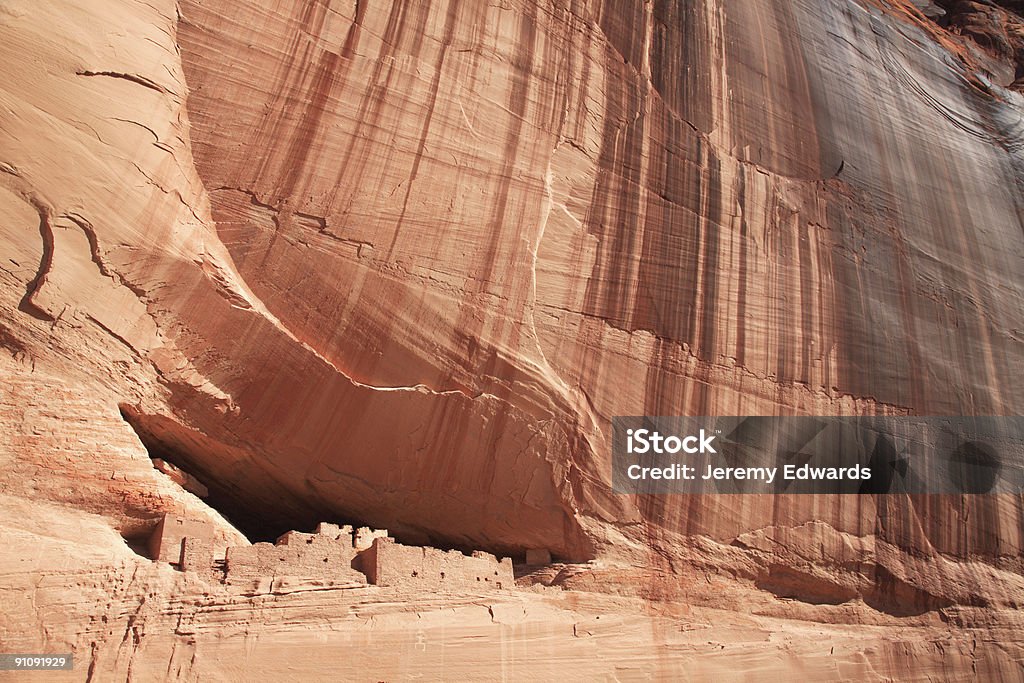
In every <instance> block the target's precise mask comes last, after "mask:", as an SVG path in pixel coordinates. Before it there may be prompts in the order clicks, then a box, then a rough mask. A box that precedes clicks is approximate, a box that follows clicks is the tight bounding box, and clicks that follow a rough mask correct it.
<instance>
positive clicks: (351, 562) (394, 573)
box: [148, 514, 515, 591]
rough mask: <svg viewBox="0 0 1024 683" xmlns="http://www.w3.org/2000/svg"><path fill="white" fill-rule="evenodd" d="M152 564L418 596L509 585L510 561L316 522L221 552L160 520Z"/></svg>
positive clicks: (195, 525) (212, 542)
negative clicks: (417, 593) (404, 591)
mask: <svg viewBox="0 0 1024 683" xmlns="http://www.w3.org/2000/svg"><path fill="white" fill-rule="evenodd" d="M148 547H149V554H150V557H151V558H152V559H153V560H156V561H159V562H167V563H170V564H172V565H175V566H177V567H178V568H179V569H181V570H182V571H184V572H189V573H195V574H199V575H201V576H203V577H205V578H207V579H210V580H215V581H219V582H222V583H225V584H228V585H251V584H252V583H253V582H258V581H263V580H267V579H269V580H276V579H283V578H293V579H300V580H315V581H322V582H324V583H326V584H329V585H333V586H351V587H357V586H365V585H367V584H372V585H376V586H391V587H401V588H409V589H417V590H424V591H436V590H442V589H446V588H449V589H465V590H473V589H477V590H478V589H500V588H510V587H512V586H513V585H514V583H515V580H514V578H513V570H512V560H511V559H509V558H507V557H506V558H503V559H501V560H498V558H497V557H495V556H494V555H491V554H490V553H485V552H480V551H476V552H474V553H473V554H472V555H469V556H467V555H464V554H463V553H461V552H459V551H457V550H449V551H443V550H439V549H437V548H430V547H421V546H406V545H402V544H400V543H397V542H395V540H394V539H393V538H390V537H389V536H388V532H387V531H386V530H379V529H368V528H366V527H361V528H358V529H353V528H352V527H351V526H348V525H345V526H339V525H336V524H327V523H321V524H320V525H318V526H317V528H316V531H315V532H314V533H312V534H307V533H302V532H299V531H289V532H288V533H286V534H284V535H283V536H281V537H280V538H278V539H277V541H276V542H275V543H254V544H253V545H251V546H250V545H247V546H230V547H225V546H224V544H223V542H218V541H217V540H216V539H215V534H214V530H213V527H212V526H211V525H209V524H208V523H206V522H201V521H195V520H188V519H182V518H180V517H177V516H175V515H171V514H167V515H164V517H163V519H161V520H160V523H159V524H158V525H157V528H156V530H155V531H154V532H153V535H152V536H151V537H150V540H149V546H148Z"/></svg>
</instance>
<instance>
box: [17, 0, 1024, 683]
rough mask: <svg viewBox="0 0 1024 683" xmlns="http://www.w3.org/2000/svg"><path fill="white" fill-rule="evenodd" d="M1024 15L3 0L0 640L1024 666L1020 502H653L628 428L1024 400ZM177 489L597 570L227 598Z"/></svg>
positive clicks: (391, 667)
mask: <svg viewBox="0 0 1024 683" xmlns="http://www.w3.org/2000/svg"><path fill="white" fill-rule="evenodd" d="M997 5H998V6H992V5H988V4H986V5H981V4H980V3H967V2H956V3H954V2H937V3H931V2H916V3H910V2H904V1H903V0H850V1H847V0H828V1H827V2H810V1H809V0H776V1H774V2H742V1H740V0H707V1H705V2H689V1H687V2H668V1H661V0H658V1H654V2H651V1H647V2H643V1H641V0H633V1H626V0H622V1H612V0H554V1H552V2H543V3H542V2H536V1H534V0H503V1H502V2H495V3H484V2H467V1H465V0H461V1H460V0H447V1H446V2H427V1H410V2H400V1H397V0H396V1H394V2H389V1H384V0H382V1H379V2H378V1H376V0H358V1H357V2H337V1H335V0H314V1H311V2H290V1H274V2H271V1H270V0H246V1H244V2H243V1H242V0H180V2H178V3H177V4H175V3H174V2H170V1H169V0H156V1H154V2H141V1H140V0H90V1H89V2H84V3H73V2H67V1H65V0H46V1H36V0H4V1H3V2H2V3H0V36H2V40H0V56H2V60H0V64H2V66H0V69H2V71H3V73H4V76H5V77H4V79H3V80H2V81H0V105H2V106H0V231H2V232H0V243H2V245H3V253H2V263H0V297H3V302H4V305H3V307H2V308H0V345H2V346H3V347H4V349H6V351H5V352H4V353H3V354H2V360H0V373H2V377H3V380H4V381H3V384H2V388H0V424H2V425H3V429H2V430H0V459H2V460H0V462H2V463H3V471H4V474H3V475H2V476H0V506H2V507H3V510H4V514H3V515H2V517H0V542H2V543H3V547H4V551H3V553H0V562H2V566H0V575H2V576H3V577H4V578H3V579H2V580H0V589H2V590H3V591H4V593H3V595H4V599H5V601H6V604H9V605H12V606H13V607H12V608H11V609H9V610H5V611H6V612H7V614H8V616H6V617H4V619H3V621H2V623H0V636H2V637H0V643H2V644H3V647H2V648H0V650H4V651H8V650H9V651H14V650H19V651H35V650H41V649H45V650H47V651H51V650H54V649H55V648H56V649H61V648H65V649H66V650H71V649H73V650H74V652H75V653H76V657H78V658H79V662H80V663H82V666H81V667H80V669H79V670H78V671H77V672H76V673H77V674H78V678H81V677H82V676H83V675H86V674H88V675H89V676H95V677H98V678H100V679H104V678H106V677H107V676H110V675H117V676H118V677H121V678H123V677H126V676H127V677H129V678H131V677H133V676H134V677H137V678H149V677H152V676H157V675H161V676H162V675H167V676H182V677H188V676H203V675H212V676H215V677H216V676H220V677H228V678H230V677H234V676H237V675H239V672H241V671H243V670H244V669H245V667H246V666H248V665H251V666H262V667H270V668H269V669H268V670H276V669H274V667H277V666H281V667H283V668H282V669H281V672H282V675H285V676H288V675H291V676H298V675H300V674H302V675H310V674H312V675H318V676H322V677H326V676H328V675H330V673H331V672H332V671H334V669H332V668H331V666H332V660H331V657H330V656H326V655H325V656H324V657H322V658H321V659H316V658H314V659H311V660H309V661H303V662H302V663H301V664H295V666H297V667H299V668H288V667H287V666H285V664H282V662H284V661H285V660H283V659H281V660H279V659H275V658H277V657H288V656H295V653H297V652H300V651H302V650H301V649H302V648H307V647H310V646H309V644H308V642H309V639H310V638H311V637H314V636H311V635H310V634H311V633H315V634H318V635H316V636H315V638H320V639H321V640H319V641H318V642H320V643H321V644H322V648H323V649H321V650H320V652H321V654H323V653H326V652H328V651H333V650H332V648H337V647H339V646H340V644H343V643H344V644H346V647H348V648H349V650H351V652H349V654H348V655H346V656H349V657H351V658H352V661H353V662H361V663H362V665H364V666H366V667H368V668H367V669H366V670H367V672H368V674H367V677H369V676H374V675H376V676H378V677H390V678H394V677H402V676H405V675H407V674H410V673H413V672H415V671H416V670H417V669H415V668H410V669H402V668H401V666H399V665H398V664H394V663H387V662H386V661H385V660H384V659H382V657H383V653H384V652H386V651H389V649H388V648H398V647H405V648H408V649H409V651H410V652H411V653H412V652H418V653H422V652H426V650H419V649H417V648H418V647H419V644H420V639H419V635H418V633H419V632H418V631H416V629H426V631H425V632H426V634H427V635H425V636H424V638H425V639H426V641H428V642H430V643H433V644H434V645H435V646H436V645H437V644H438V643H441V644H446V645H447V646H449V647H455V648H456V649H457V648H458V647H459V646H460V645H465V646H466V647H467V648H468V649H467V650H465V651H462V652H463V653H462V654H461V655H460V656H454V655H453V656H447V655H446V656H443V657H441V658H440V659H436V660H435V659H430V657H437V656H438V655H436V653H435V654H432V655H430V656H429V657H428V656H427V655H423V656H424V657H427V658H426V659H424V660H423V669H422V671H426V672H429V673H430V674H431V675H433V676H442V677H448V678H454V677H457V676H459V677H467V676H469V677H471V676H473V675H475V674H476V675H479V672H477V671H474V670H473V669H472V668H470V667H471V666H472V663H473V662H474V661H478V660H479V659H480V658H483V659H484V660H487V658H492V659H491V660H489V661H493V662H494V664H493V668H489V669H488V670H487V672H486V676H490V677H497V675H504V676H507V677H509V678H517V677H521V676H535V677H538V678H546V677H552V676H553V675H554V672H559V674H558V675H560V676H563V677H564V675H565V673H564V672H565V671H569V672H570V674H572V673H573V672H577V673H578V675H579V676H580V678H593V677H594V676H598V675H606V674H607V672H609V671H613V670H614V668H615V667H616V666H618V667H621V670H622V671H624V672H625V674H624V675H626V676H629V675H655V676H663V677H668V676H672V675H674V674H677V673H679V672H681V671H685V670H690V671H695V670H696V669H694V668H693V666H695V665H694V661H696V659H695V658H697V656H698V655H701V658H700V661H701V662H703V663H702V664H701V666H703V667H706V668H705V669H704V673H706V674H707V675H711V674H716V673H718V674H722V673H729V672H730V671H731V672H733V673H736V671H737V666H738V665H737V661H739V660H741V659H743V658H746V659H745V660H744V661H746V665H745V666H747V669H746V670H747V671H761V672H763V673H769V672H776V673H790V674H792V673H794V672H795V671H797V670H804V671H807V672H809V673H812V674H815V675H818V676H822V677H840V676H849V677H852V676H857V677H862V676H864V677H866V676H869V675H875V676H883V677H884V676H898V677H901V678H913V677H920V678H925V677H927V676H933V677H936V676H937V677H951V678H955V677H965V678H966V677H970V676H972V675H981V674H987V675H990V676H995V675H1002V676H1006V677H1020V676H1021V670H1020V668H1019V664H1018V662H1019V660H1020V658H1021V643H1022V639H1021V637H1020V635H1019V633H1020V630H1019V629H1020V626H1021V618H1020V614H1019V610H1018V606H1019V605H1020V603H1021V601H1022V599H1024V577H1022V571H1024V566H1022V562H1021V558H1022V543H1024V539H1022V533H1024V510H1022V500H1021V498H1020V497H1019V496H963V497H938V496H919V497H899V496H879V497H867V496H864V497H852V496H851V497H813V496H791V497H763V496H762V497H759V496H720V497H711V496H708V497H692V496H691V497H682V496H679V497H637V498H628V497H623V496H618V495H615V494H613V493H612V492H611V490H610V476H611V475H610V462H609V446H608V440H609V420H610V418H611V416H613V415H622V414H651V415H659V414H660V415H673V414H692V415H714V414H735V415H742V414H790V413H792V414H809V413H818V414H888V413H916V414H922V415H947V414H950V415H957V414H983V415H1004V414H1019V413H1020V412H1021V410H1022V408H1024V388H1022V385H1021V383H1020V381H1019V378H1020V377H1021V375H1022V370H1024V307H1022V305H1021V303H1022V299H1024V291H1022V290H1024V280H1022V278H1021V272H1022V269H1021V266H1022V262H1024V259H1022V257H1024V246H1022V245H1024V240H1022V229H1024V223H1022V213H1021V210H1022V206H1024V197H1022V187H1021V182H1022V179H1024V157H1022V151H1021V150H1022V149H1024V147H1022V141H1024V126H1022V123H1021V120H1022V119H1021V113H1022V110H1024V100H1022V98H1021V95H1020V94H1018V93H1017V92H1016V87H1017V86H1018V85H1019V84H1018V82H1017V79H1018V78H1019V77H1020V76H1021V68H1020V64H1021V61H1022V57H1021V55H1022V54H1024V51H1022V50H1021V49H1020V48H1019V46H1020V45H1021V44H1024V39H1022V35H1024V33H1022V32H1021V26H1024V23H1022V20H1021V19H1020V15H1019V14H1016V12H1019V11H1020V10H1021V8H1020V7H1018V6H1016V4H1015V3H1012V2H1004V3H998V4H997ZM150 458H159V459H162V460H165V461H167V462H168V463H171V464H173V465H174V466H175V467H177V468H181V469H182V470H183V471H184V472H186V473H188V476H189V477H192V478H194V479H195V480H196V481H197V482H198V483H200V484H201V486H202V487H206V489H208V496H207V497H206V500H205V502H204V501H203V500H201V499H199V498H198V497H196V496H195V495H193V494H192V493H190V492H188V491H186V490H184V489H182V488H181V487H180V486H179V485H178V483H177V482H176V481H175V480H174V479H173V478H172V477H171V476H168V475H167V474H165V472H163V471H157V470H155V469H154V468H153V466H152V464H151V460H150ZM182 476H184V475H182ZM193 490H198V491H201V490H202V489H201V488H195V487H193ZM164 512H177V513H187V514H189V515H191V516H194V517H195V516H198V517H203V518H204V519H207V520H209V521H210V523H211V524H214V525H216V526H217V528H218V529H219V530H220V533H221V534H222V535H223V537H224V538H225V539H226V540H231V541H232V542H242V538H241V534H240V533H239V531H237V530H236V528H237V529H240V530H241V531H243V532H244V533H245V534H246V535H247V536H248V537H249V540H250V541H256V540H266V539H269V538H273V537H275V536H276V535H277V534H279V533H281V532H283V531H286V530H288V529H304V528H311V527H312V525H313V524H315V523H316V522H318V521H321V520H340V521H345V522H350V523H359V524H367V525H371V526H376V527H384V528H388V529H390V530H392V532H393V533H395V535H396V536H397V537H398V538H399V539H401V540H406V541H408V542H413V543H430V544H434V545H438V546H442V547H461V548H482V549H486V550H488V551H491V552H495V553H498V554H511V555H513V556H516V557H518V556H521V555H522V554H523V553H524V552H525V550H526V549H528V548H547V549H550V550H551V551H552V553H553V554H554V557H555V560H556V561H558V562H559V563H561V564H559V565H558V566H556V567H553V568H552V570H551V571H550V572H549V573H548V574H546V575H544V576H537V577H535V579H536V580H537V581H538V582H540V583H548V584H552V583H553V584H556V585H558V586H560V587H562V588H564V589H567V590H568V591H570V592H567V593H562V592H560V590H557V591H552V589H550V588H548V589H544V588H537V589H536V590H535V591H534V592H523V593H522V594H511V595H510V596H507V599H506V598H503V599H501V600H496V601H495V604H497V605H498V606H491V607H490V608H489V610H490V612H488V608H481V607H480V605H479V604H476V603H474V602H473V601H472V600H471V598H469V597H463V598H458V597H451V598H449V599H447V601H446V599H441V598H436V599H434V598H431V596H420V595H404V594H403V595H400V596H399V597H398V599H393V598H395V596H390V597H389V596H384V597H381V596H380V595H378V594H376V593H373V594H372V595H370V596H369V597H365V596H362V595H361V596H360V597H355V598H354V597H352V596H351V595H350V594H345V595H339V594H338V593H337V592H336V591H332V590H316V589H310V590H306V591H299V592H298V593H294V594H293V593H288V594H272V595H257V596H252V595H250V596H238V595H235V594H230V593H226V592H224V591H223V590H222V589H221V588H218V587H213V588H211V587H209V586H206V585H204V584H202V582H198V583H197V582H196V581H195V580H194V579H191V578H186V577H182V576H180V575H178V574H176V573H174V572H173V571H172V570H171V569H169V568H167V567H156V566H154V565H152V564H151V563H150V562H149V561H148V560H146V559H145V558H142V557H140V556H139V555H138V554H137V553H136V552H133V550H132V548H136V549H137V548H138V547H139V543H140V539H141V538H144V537H145V535H146V534H148V533H149V532H150V531H151V530H152V528H153V526H154V525H155V523H156V520H157V519H158V518H159V516H160V515H161V514H162V513H164ZM222 516H226V517H227V518H229V519H230V520H231V524H229V523H228V522H227V521H225V520H224V519H223V517H222ZM588 562H589V564H587V563H588ZM299 593H301V594H299ZM577 594H578V595H577ZM609 594H614V595H617V597H612V596H611V595H609ZM579 596H582V597H579ZM460 600H461V602H460ZM491 600H494V599H491ZM498 603H500V604H498ZM278 609H279V610H280V611H278ZM448 609H452V610H454V611H455V612H454V614H455V616H454V617H449V616H445V611H446V610H448ZM481 610H482V611H481ZM417 613H425V614H426V615H427V617H426V622H429V623H423V624H421V625H420V626H414V625H413V624H416V623H418V622H417V621H416V619H415V615H416V614H417ZM14 615H17V617H16V618H15V616H14ZM410 615H412V616H410ZM460 615H461V616H460ZM598 617H600V618H601V622H600V625H599V626H598V622H597V618H598ZM590 619H593V620H594V621H593V623H591V622H590V621H589V620H590ZM609 620H612V621H611V622H610V621H609ZM452 623H458V624H459V626H458V629H454V632H455V635H453V634H452V632H449V631H446V630H445V629H446V628H447V626H446V624H452ZM610 623H611V624H613V626H609V624H610ZM581 624H582V625H581ZM570 626H571V628H569V627H570ZM606 629H607V630H606ZM694 629H697V630H698V632H699V634H700V635H696V636H695V635H694V634H693V630H694ZM702 629H703V630H702ZM480 635H483V636H486V637H487V640H485V641H484V642H486V643H489V645H480V644H479V643H477V644H475V645H473V644H472V643H474V642H476V641H474V638H476V637H477V636H480ZM581 638H582V639H583V640H581ZM887 639H892V641H893V643H888V642H886V641H887ZM257 641H259V642H260V643H261V644H266V645H267V646H268V649H262V648H261V647H260V646H259V644H258V643H257ZM270 643H273V644H274V645H275V646H276V649H275V648H271V647H269V644H270ZM354 643H364V644H366V647H365V649H363V650H358V651H357V650H356V648H355V647H354V645H353V644H354ZM466 643H469V644H468V645H466ZM531 643H532V645H531ZM719 645H722V646H723V647H726V648H733V647H735V646H740V645H742V646H743V647H742V649H737V652H742V653H743V654H742V655H740V654H736V655H734V656H732V657H725V655H716V656H715V657H711V656H710V653H712V652H716V651H717V649H718V646H719ZM513 646H514V647H513ZM826 646H827V647H826ZM516 648H519V649H518V650H516ZM531 648H532V649H531ZM829 648H831V652H829V651H828V650H829ZM442 650H443V648H442ZM595 650H601V651H602V652H610V654H608V655H607V659H605V660H601V659H600V658H596V659H595V658H594V657H593V653H594V651H595ZM819 650H820V651H819ZM62 651H64V650H62ZM432 652H433V651H432ZM465 652H470V653H471V654H469V655H467V654H465ZM275 653H276V654H275ZM288 653H291V654H290V655H289V654H288ZM837 653H838V654H837ZM417 656H419V655H417ZM719 656H720V657H721V658H718V657H719ZM474 658H475V659H474ZM318 661H319V662H321V664H322V667H325V668H317V667H318V666H321V665H318V664H317V662H318ZM334 661H335V663H336V660H334ZM273 662H277V663H276V664H275V663H273ZM581 662H586V664H585V666H584V664H581ZM410 666H413V665H410ZM503 666H504V667H506V668H505V669H501V668H500V667H503ZM302 667H306V668H302ZM516 667H520V668H516ZM576 667H578V668H576ZM585 667H592V668H585ZM498 671H500V672H501V673H500V674H498V673H496V672H498ZM354 677H355V678H360V679H361V678H363V676H361V675H356V676H354Z"/></svg>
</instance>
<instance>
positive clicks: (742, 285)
mask: <svg viewBox="0 0 1024 683" xmlns="http://www.w3.org/2000/svg"><path fill="white" fill-rule="evenodd" d="M736 178H737V185H738V187H737V192H736V195H737V198H736V203H737V204H738V206H739V213H740V240H739V242H740V244H739V247H740V256H739V271H738V272H737V275H736V281H737V287H738V291H737V294H736V351H735V354H736V363H737V364H738V365H739V366H741V367H744V366H745V365H746V360H747V359H746V356H747V277H748V275H747V267H748V266H747V249H748V245H747V242H748V241H749V239H750V226H749V225H748V224H747V174H746V169H743V168H741V169H740V170H739V173H737V174H736Z"/></svg>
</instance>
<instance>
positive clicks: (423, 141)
mask: <svg viewBox="0 0 1024 683" xmlns="http://www.w3.org/2000/svg"><path fill="white" fill-rule="evenodd" d="M460 2H461V0H450V2H449V5H448V16H447V18H446V19H445V24H444V37H443V38H442V39H441V49H440V53H439V54H438V57H437V62H435V64H434V78H433V79H432V80H431V83H430V89H429V91H428V92H429V93H430V103H429V104H428V105H427V115H426V116H425V117H424V118H423V127H422V128H421V129H420V136H419V145H418V146H417V148H416V156H415V157H414V158H413V162H412V170H411V171H410V173H409V180H408V182H407V184H406V186H405V197H404V198H403V199H402V209H401V212H400V213H399V216H398V221H397V222H396V223H395V229H394V230H395V231H394V234H393V235H392V237H391V244H390V245H389V246H388V250H387V254H386V258H387V259H388V260H390V259H391V257H392V256H393V255H394V252H395V245H396V244H397V243H398V236H399V235H400V234H401V232H402V224H403V223H404V222H405V216H406V213H407V212H408V210H409V197H410V196H411V195H412V186H413V184H414V183H415V182H416V177H417V176H418V175H419V172H420V164H421V163H422V161H423V154H424V152H425V151H426V146H427V137H428V136H429V135H430V124H431V122H432V121H433V119H434V110H435V109H436V108H437V99H438V96H439V95H440V88H439V87H438V86H439V85H440V83H441V77H442V76H443V75H444V61H445V58H446V57H447V55H448V48H449V47H451V44H452V36H453V35H454V32H455V20H456V19H457V18H458V14H459V5H460ZM427 5H429V3H427Z"/></svg>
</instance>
